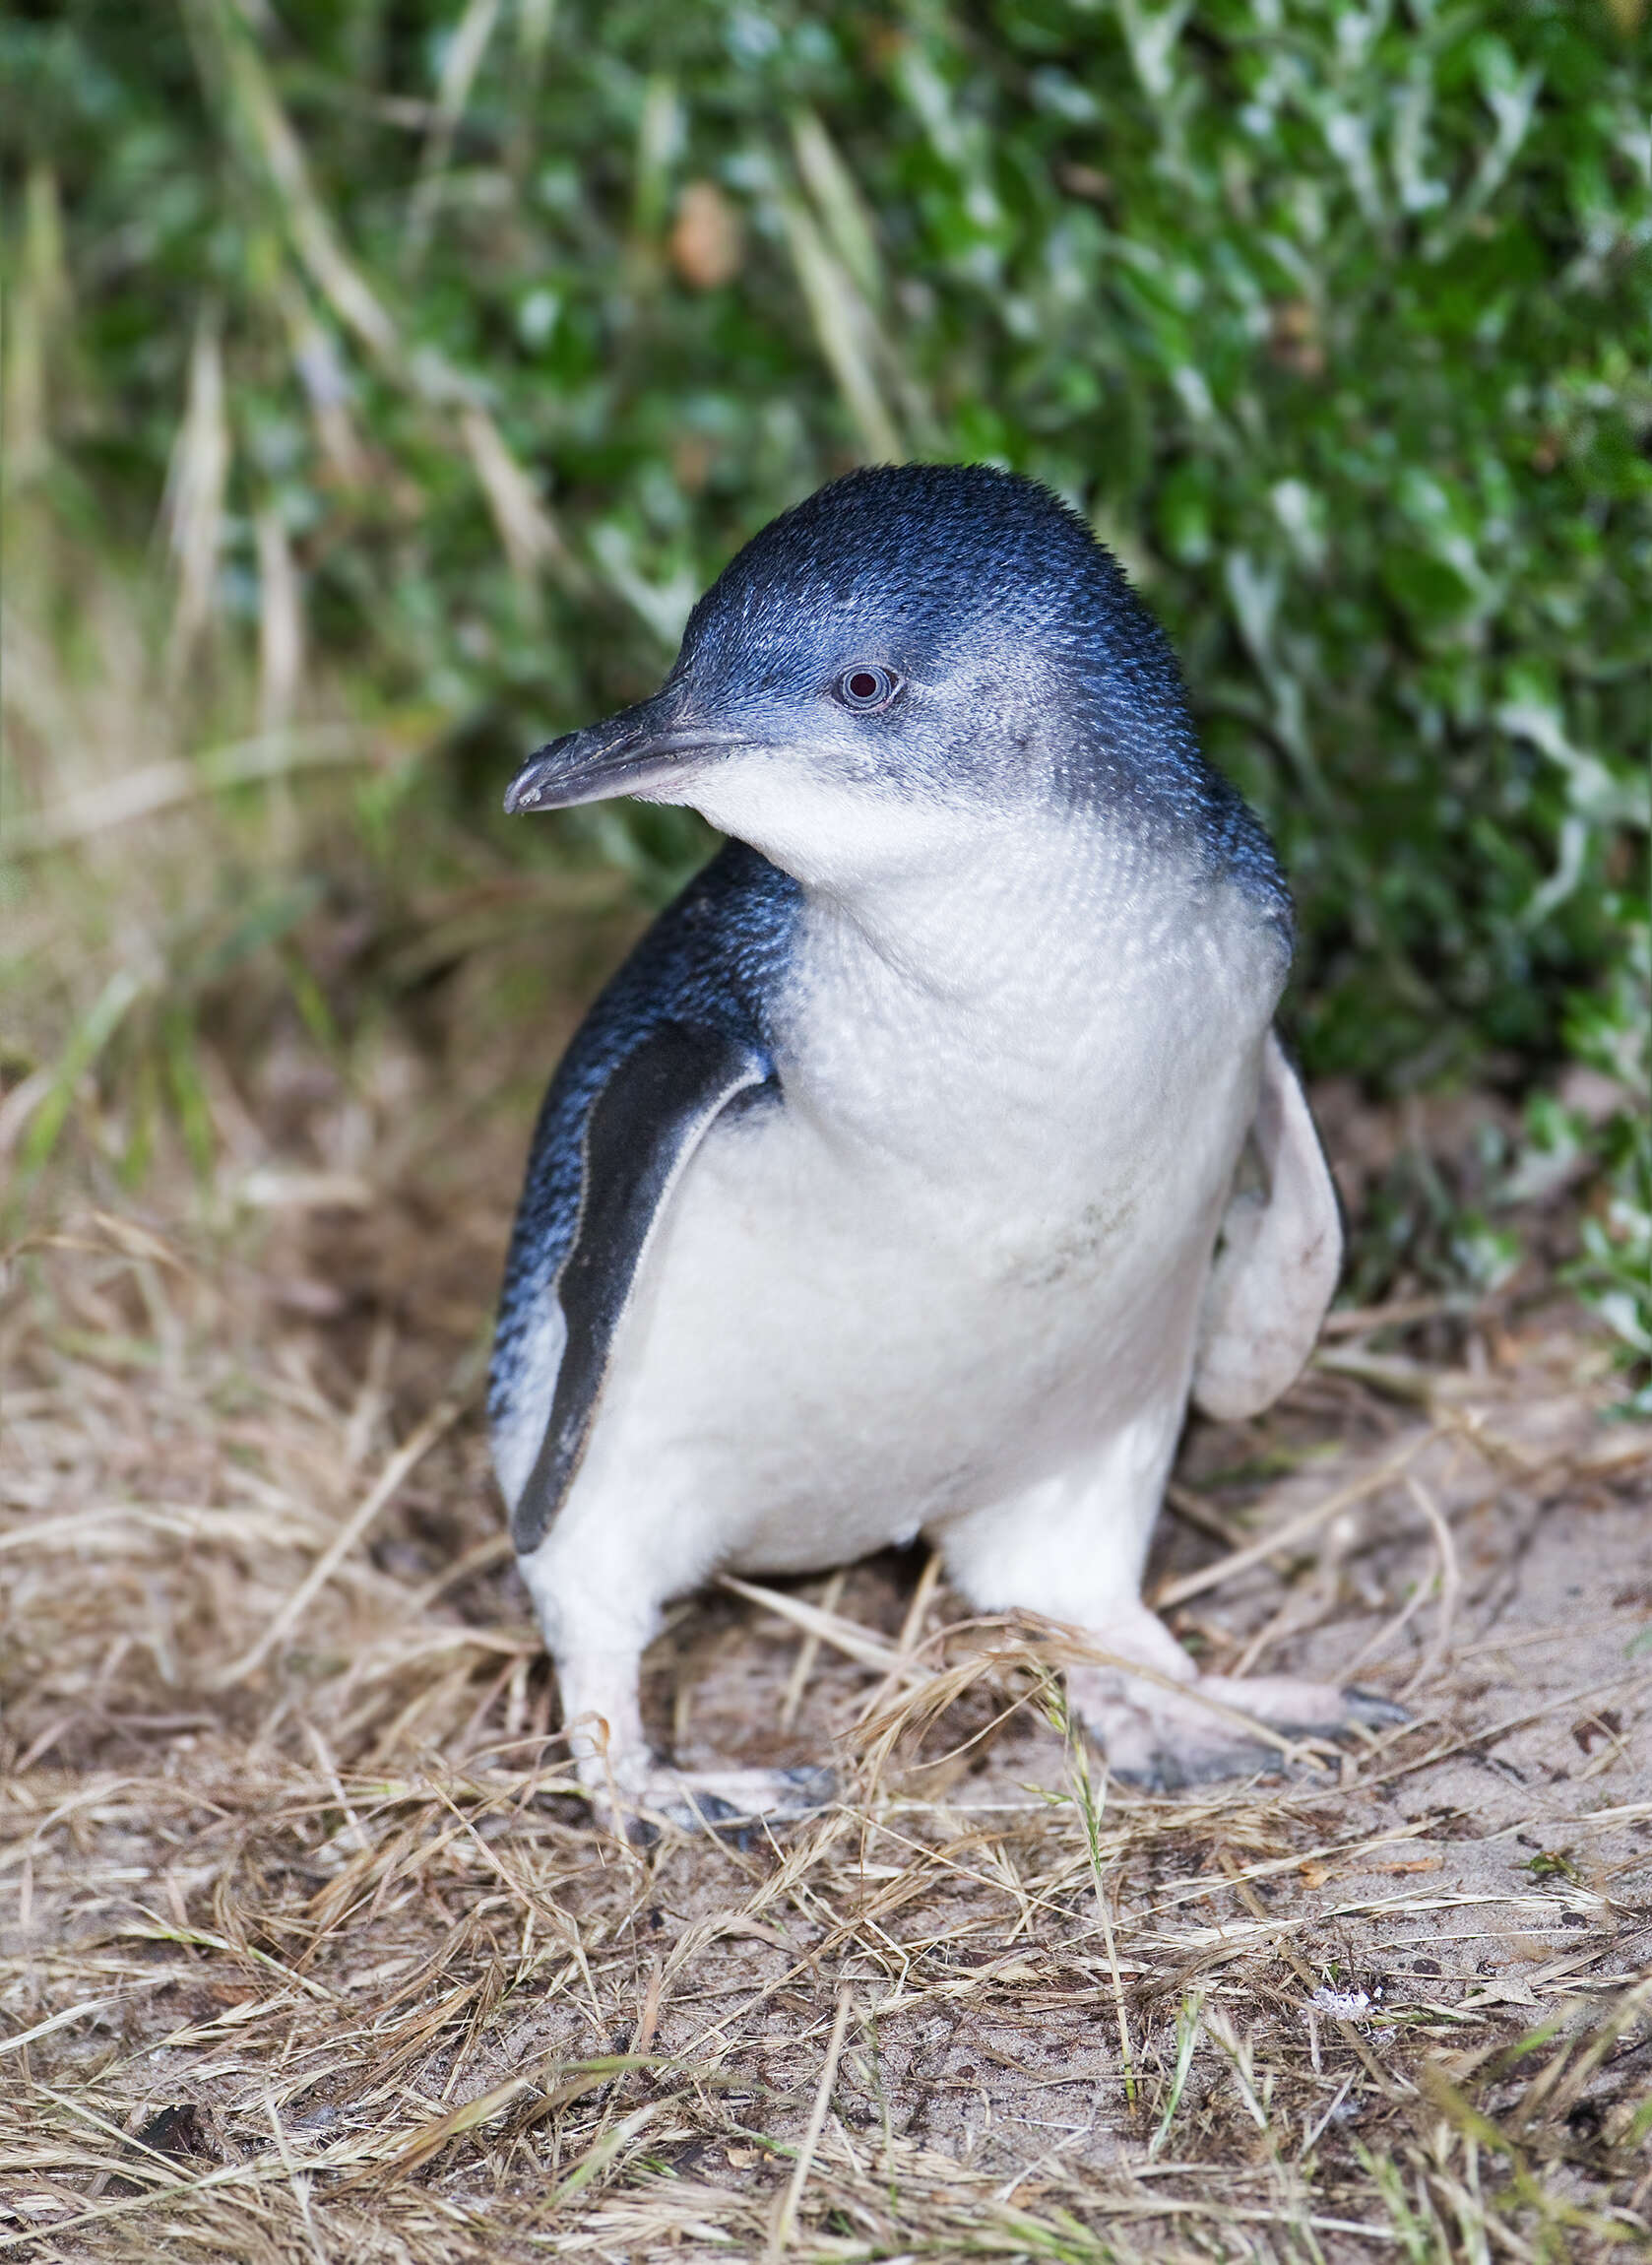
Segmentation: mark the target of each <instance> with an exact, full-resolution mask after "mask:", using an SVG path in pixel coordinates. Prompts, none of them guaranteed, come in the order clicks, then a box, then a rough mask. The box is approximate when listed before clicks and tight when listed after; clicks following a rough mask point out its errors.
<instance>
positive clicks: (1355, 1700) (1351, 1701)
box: [1342, 1683, 1411, 1730]
mask: <svg viewBox="0 0 1652 2265" xmlns="http://www.w3.org/2000/svg"><path fill="white" fill-rule="evenodd" d="M1342 1701H1343V1705H1344V1706H1345V1707H1346V1708H1347V1709H1348V1714H1349V1719H1350V1720H1351V1721H1354V1722H1363V1723H1364V1724H1365V1725H1366V1728H1367V1729H1368V1730H1377V1729H1381V1728H1382V1727H1383V1726H1384V1724H1387V1723H1393V1722H1409V1721H1410V1720H1411V1710H1410V1708H1409V1707H1402V1706H1401V1705H1400V1703H1399V1701H1398V1700H1397V1699H1384V1698H1383V1696H1382V1694H1381V1692H1380V1691H1367V1690H1366V1689H1365V1688H1364V1687H1363V1685H1361V1684H1358V1683H1350V1684H1349V1685H1348V1686H1347V1687H1346V1688H1345V1690H1344V1691H1343V1694H1342Z"/></svg>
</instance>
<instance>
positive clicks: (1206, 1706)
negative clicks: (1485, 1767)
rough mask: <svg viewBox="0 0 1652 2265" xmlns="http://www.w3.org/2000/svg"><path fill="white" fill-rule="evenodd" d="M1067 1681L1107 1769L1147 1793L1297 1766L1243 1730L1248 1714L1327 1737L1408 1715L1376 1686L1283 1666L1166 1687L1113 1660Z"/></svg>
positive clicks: (1072, 1673)
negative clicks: (1314, 1677) (1328, 1679)
mask: <svg viewBox="0 0 1652 2265" xmlns="http://www.w3.org/2000/svg"><path fill="white" fill-rule="evenodd" d="M1068 1689H1069V1693H1070V1695H1071V1698H1072V1703H1073V1706H1074V1708H1075V1710H1076V1712H1077V1713H1078V1715H1080V1716H1081V1718H1082V1719H1083V1722H1084V1725H1085V1727H1086V1729H1087V1730H1088V1731H1089V1732H1090V1734H1091V1736H1092V1737H1094V1738H1095V1739H1096V1741H1097V1742H1098V1744H1099V1745H1100V1746H1101V1747H1102V1748H1103V1750H1104V1751H1105V1753H1106V1755H1107V1760H1108V1768H1109V1769H1110V1771H1111V1772H1112V1775H1113V1776H1114V1777H1115V1778H1119V1779H1122V1780H1123V1781H1124V1782H1125V1783H1126V1784H1131V1785H1140V1786H1143V1787H1144V1788H1146V1789H1147V1790H1149V1791H1152V1792H1179V1791H1181V1790H1182V1789H1183V1788H1185V1787H1187V1786H1189V1785H1198V1784H1205V1783H1208V1782H1209V1781H1210V1780H1213V1779H1221V1778H1240V1777H1255V1776H1259V1775H1268V1776H1285V1775H1289V1774H1292V1772H1293V1771H1297V1770H1301V1769H1302V1768H1303V1763H1304V1761H1305V1760H1306V1757H1303V1758H1295V1757H1292V1756H1289V1755H1286V1754H1283V1753H1282V1752H1281V1751H1280V1749H1279V1748H1278V1747H1277V1746H1274V1745H1271V1744H1267V1743H1264V1742H1263V1741H1262V1740H1260V1739H1258V1738H1256V1737H1254V1736H1247V1735H1246V1723H1247V1722H1248V1723H1250V1724H1255V1723H1258V1722H1259V1723H1263V1724H1265V1725H1266V1726H1267V1727H1268V1728H1269V1729H1273V1730H1277V1731H1278V1732H1279V1733H1280V1734H1281V1736H1283V1737H1287V1738H1294V1739H1296V1738H1302V1739H1316V1740H1334V1739H1342V1738H1347V1737H1348V1736H1350V1735H1351V1734H1354V1733H1357V1732H1359V1731H1360V1730H1373V1729H1377V1728H1381V1727H1386V1726H1388V1725H1391V1724H1393V1723H1397V1722H1405V1721H1408V1720H1409V1719H1410V1716H1409V1715H1407V1713H1406V1711H1405V1709H1404V1708H1403V1707H1398V1706H1396V1705H1395V1704H1394V1702H1393V1701H1392V1700H1389V1699H1383V1698H1380V1697H1379V1696H1378V1695H1377V1694H1376V1693H1375V1692H1371V1691H1363V1690H1360V1689H1358V1688H1350V1689H1348V1690H1340V1689H1339V1688H1338V1687H1337V1685H1335V1684H1334V1683H1307V1682H1301V1681H1298V1680H1297V1679H1296V1678H1295V1677H1292V1676H1287V1675H1257V1676H1250V1677H1236V1676H1228V1675H1200V1676H1195V1677H1194V1678H1193V1679H1192V1680H1191V1681H1190V1682H1188V1683H1186V1684H1185V1685H1183V1686H1182V1688H1181V1689H1179V1690H1175V1691H1171V1690H1166V1689H1164V1688H1163V1687H1162V1686H1160V1685H1157V1684H1150V1683H1148V1682H1147V1681H1146V1680H1145V1679H1141V1678H1138V1677H1135V1676H1129V1675H1122V1674H1119V1673H1117V1672H1116V1671H1114V1670H1112V1669H1105V1668H1104V1669H1098V1668H1092V1667H1075V1668H1072V1669H1070V1670H1069V1672H1068ZM1236 1716H1240V1717H1243V1719H1240V1720H1236V1719H1235V1717H1236Z"/></svg>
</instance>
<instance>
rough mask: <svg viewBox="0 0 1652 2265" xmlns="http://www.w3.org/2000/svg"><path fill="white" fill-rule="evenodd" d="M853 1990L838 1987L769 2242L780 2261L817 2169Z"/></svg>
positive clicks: (841, 1985) (773, 2253)
mask: <svg viewBox="0 0 1652 2265" xmlns="http://www.w3.org/2000/svg"><path fill="white" fill-rule="evenodd" d="M850 2003H851V1999H850V1987H849V1984H848V1982H847V1981H842V1982H839V1984H838V2009H837V2012H836V2013H835V2014H834V2015H833V2017H832V2034H831V2036H830V2038H828V2039H827V2041H826V2064H825V2066H824V2067H823V2068H822V2069H821V2071H820V2084H819V2087H818V2088H817V2090H816V2092H815V2096H814V2106H813V2108H812V2109H811V2111H810V2114H809V2121H808V2129H807V2130H806V2131H805V2132H804V2133H803V2144H802V2146H801V2147H800V2148H799V2149H798V2150H797V2160H796V2162H795V2163H794V2165H793V2167H792V2177H791V2180H790V2182H789V2183H788V2185H787V2189H786V2198H785V2200H784V2201H783V2202H782V2204H781V2206H780V2215H779V2217H778V2218H777V2219H776V2220H775V2230H774V2233H773V2234H772V2236H771V2237H770V2241H769V2255H770V2256H771V2257H779V2256H780V2255H782V2253H783V2252H784V2251H785V2249H786V2248H787V2246H788V2244H789V2243H790V2241H791V2239H792V2228H793V2226H794V2223H795V2221H796V2216H797V2205H798V2203H799V2202H800V2201H801V2200H802V2195H803V2188H804V2186H805V2185H806V2184H807V2183H808V2174H809V2172H810V2170H811V2169H812V2168H814V2156H815V2150H816V2148H818V2147H819V2145H820V2134H821V2133H822V2132H823V2131H824V2130H825V2128H826V2110H827V2109H828V2108H829V2107H830V2106H831V2104H832V2086H833V2083H834V2081H835V2080H836V2077H837V2073H838V2061H839V2058H840V2057H841V2055H842V2053H843V2040H844V2034H845V2032H846V2031H847V2030H848V2028H849V2011H850Z"/></svg>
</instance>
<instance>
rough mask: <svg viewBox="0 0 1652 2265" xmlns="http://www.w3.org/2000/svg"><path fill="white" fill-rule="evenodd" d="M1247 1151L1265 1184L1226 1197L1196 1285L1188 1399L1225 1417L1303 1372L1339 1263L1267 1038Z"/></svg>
mask: <svg viewBox="0 0 1652 2265" xmlns="http://www.w3.org/2000/svg"><path fill="white" fill-rule="evenodd" d="M1246 1149H1247V1155H1248V1156H1249V1157H1250V1158H1253V1159H1254V1161H1255V1162H1256V1163H1257V1164H1259V1165H1260V1168H1261V1176H1262V1180H1263V1183H1264V1185H1263V1187H1262V1188H1261V1189H1256V1188H1253V1187H1240V1188H1238V1189H1236V1192H1235V1194H1234V1195H1233V1197H1231V1198H1230V1200H1229V1204H1228V1209H1227V1213H1226V1216H1225V1217H1224V1219H1223V1221H1222V1234H1221V1240H1220V1243H1219V1245H1218V1248H1217V1253H1216V1258H1215V1261H1214V1262H1213V1264H1212V1266H1211V1270H1210V1279H1209V1281H1208V1282H1207V1283H1206V1286H1205V1295H1204V1305H1203V1309H1202V1311H1201V1314H1200V1317H1199V1336H1198V1346H1197V1351H1196V1353H1195V1357H1194V1366H1193V1402H1194V1405H1195V1406H1196V1407H1198V1408H1199V1409H1200V1410H1201V1411H1202V1413H1204V1414H1205V1415H1210V1416H1216V1417H1218V1418H1220V1419H1222V1420H1223V1421H1226V1422H1234V1421H1237V1420H1238V1419H1239V1418H1240V1417H1243V1416H1251V1415H1257V1414H1259V1413H1260V1411H1261V1410H1262V1409H1263V1408H1265V1407H1269V1406H1271V1405H1272V1403H1273V1402H1274V1401H1275V1400H1276V1399H1278V1397H1279V1395H1280V1393H1281V1392H1282V1391H1285V1390H1286V1388H1287V1387H1288V1386H1289V1385H1291V1384H1292V1383H1293V1382H1294V1381H1295V1380H1296V1378H1297V1377H1298V1375H1299V1374H1300V1373H1301V1371H1302V1369H1303V1364H1304V1363H1305V1361H1306V1360H1307V1357H1308V1355H1309V1353H1311V1352H1312V1350H1313V1345H1314V1339H1315V1338H1316V1337H1317V1335H1318V1333H1319V1325H1320V1323H1321V1322H1322V1321H1323V1320H1324V1317H1325V1309H1326V1308H1327V1307H1328V1306H1329V1304H1330V1302H1331V1297H1332V1293H1333V1292H1334V1291H1335V1289H1336V1285H1337V1271H1338V1268H1339V1267H1340V1265H1341V1263H1342V1221H1341V1218H1340V1216H1339V1213H1338V1210H1337V1196H1336V1188H1335V1186H1334V1184H1333V1182H1332V1180H1331V1175H1330V1171H1329V1169H1328V1168H1327V1166H1326V1163H1325V1156H1324V1151H1323V1149H1322V1148H1321V1147H1320V1145H1319V1135H1318V1133H1317V1132H1315V1130H1314V1125H1313V1119H1312V1116H1311V1115H1310V1114H1309V1111H1308V1106H1307V1099H1306V1096H1305V1095H1304V1094H1303V1088H1302V1083H1301V1080H1300V1079H1299V1078H1298V1076H1297V1073H1296V1071H1295V1070H1294V1069H1293V1068H1292V1067H1291V1065H1290V1063H1289V1062H1288V1061H1287V1060H1286V1058H1285V1050H1284V1048H1283V1047H1282V1046H1281V1045H1280V1043H1279V1038H1278V1036H1277V1034H1276V1033H1275V1032H1273V1031H1270V1032H1269V1033H1268V1038H1267V1044H1266V1047H1265V1049H1264V1052H1263V1057H1262V1079H1261V1086H1260V1089H1259V1091H1258V1093H1257V1098H1256V1114H1255V1116H1254V1118H1253V1119H1252V1120H1251V1125H1250V1133H1249V1138H1248V1140H1247V1142H1246Z"/></svg>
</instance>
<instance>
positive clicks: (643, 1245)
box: [511, 1021, 769, 1555]
mask: <svg viewBox="0 0 1652 2265" xmlns="http://www.w3.org/2000/svg"><path fill="white" fill-rule="evenodd" d="M768 1074H769V1066H768V1064H767V1062H766V1061H765V1060H764V1058H763V1056H762V1055H760V1054H759V1053H757V1052H756V1051H755V1050H754V1049H753V1048H752V1047H750V1046H748V1045H746V1044H745V1043H744V1042H743V1041H742V1040H740V1039H738V1038H733V1037H731V1036H730V1035H729V1034H728V1033H727V1032H725V1031H720V1030H707V1029H701V1028H695V1027H693V1026H692V1025H690V1024H687V1023H682V1022H671V1021H667V1022H662V1023H660V1024H659V1025H658V1026H657V1027H656V1028H655V1029H653V1030H651V1031H650V1032H649V1033H648V1034H647V1036H646V1037H644V1038H642V1039H640V1040H639V1041H638V1043H637V1044H636V1045H635V1046H634V1047H633V1048H632V1050H631V1051H630V1052H629V1053H628V1054H626V1055H624V1056H622V1057H621V1059H620V1060H619V1062H618V1063H616V1064H615V1066H614V1068H612V1070H611V1071H610V1072H609V1074H608V1077H607V1079H606V1081H605V1082H604V1085H603V1087H602V1089H601V1090H600V1091H599V1092H598V1094H597V1096H596V1098H595V1100H594V1101H593V1102H592V1104H591V1108H590V1112H589V1115H588V1116H587V1119H586V1128H585V1141H584V1154H583V1159H582V1172H581V1183H582V1185H581V1198H580V1210H579V1224H578V1226H577V1227H576V1228H575V1230H574V1239H573V1244H572V1246H571V1248H570V1249H569V1252H568V1255H567V1257H566V1259H565V1260H564V1261H563V1262H562V1267H561V1270H560V1272H559V1273H558V1275H557V1277H556V1287H555V1292H554V1294H555V1298H556V1302H557V1304H558V1305H559V1306H560V1307H561V1309H562V1318H563V1321H564V1324H565V1325H566V1329H567V1335H566V1339H565V1341H564V1345H563V1350H562V1358H561V1360H560V1362H559V1363H558V1366H557V1371H556V1389H555V1392H554V1395H553V1397H552V1400H551V1405H550V1416H549V1420H548V1421H547V1423H546V1425H545V1430H544V1437H543V1439H542V1441H541V1442H540V1452H539V1455H538V1456H537V1458H536V1460H535V1463H534V1467H533V1470H532V1471H531V1472H530V1473H529V1476H528V1483H527V1484H526V1486H525V1487H524V1488H523V1490H522V1492H521V1494H520V1495H519V1496H518V1497H517V1500H516V1503H515V1505H514V1507H513V1509H512V1512H511V1539H512V1540H513V1541H514V1542H515V1544H516V1547H517V1550H518V1552H519V1553H521V1554H522V1555H527V1554H528V1553H529V1552H530V1551H531V1550H535V1549H537V1548H538V1547H539V1545H540V1542H541V1541H543V1539H544V1537H545V1534H546V1532H547V1531H548V1530H549V1527H550V1522H551V1521H552V1520H553V1519H554V1518H555V1516H556V1513H557V1511H558V1509H559V1508H560V1507H561V1503H562V1498H563V1496H564V1495H565V1494H566V1493H567V1491H568V1488H569V1487H570V1486H571V1485H572V1483H573V1480H574V1476H575V1473H576V1472H577V1471H578V1469H579V1465H580V1459H581V1457H582V1456H583V1455H584V1452H585V1446H586V1442H587V1440H588V1439H589V1438H590V1436H591V1426H592V1422H593V1420H594V1419H595V1416H596V1413H597V1402H598V1399H599V1397H600V1395H601V1393H602V1389H603V1380H604V1376H605V1375H606V1373H607V1366H608V1357H609V1354H610V1352H611V1351H612V1348H613V1340H614V1334H615V1331H616V1330H617V1329H618V1327H619V1323H620V1320H621V1317H622V1316H623V1314H624V1312H625V1308H626V1306H627V1305H628V1304H629V1302H630V1298H631V1292H632V1289H633V1287H634V1286H635V1283H636V1279H637V1274H638V1271H639V1269H640V1268H641V1265H642V1262H643V1255H644V1253H645V1252H646V1250H647V1248H648V1245H649V1242H650V1240H651V1239H652V1236H653V1233H654V1229H655V1226H656V1225H657V1223H658V1221H659V1219H660V1216H661V1213H662V1212H663V1211H664V1209H665V1207H666V1205H667V1202H668V1201H669V1199H670V1197H671V1194H672V1191H673V1190H674V1189H675V1187H676V1184H677V1182H678V1180H679V1179H680V1177H681V1175H682V1172H683V1169H684V1167H685V1166H686V1164H687V1163H688V1160H689V1158H690V1157H691V1156H692V1154H693V1153H694V1150H695V1148H696V1147H697V1146H698V1145H699V1143H700V1140H701V1139H702V1137H703V1136H704V1134H705V1132H706V1131H707V1129H708V1128H709V1127H710V1125H711V1123H712V1120H713V1119H714V1118H715V1117H718V1116H719V1115H721V1113H722V1112H723V1110H724V1109H726V1108H727V1107H728V1105H729V1103H730V1102H731V1101H732V1100H733V1098H734V1097H735V1095H736V1094H738V1093H743V1092H745V1091H747V1090H748V1089H749V1088H751V1087H753V1086H757V1085H761V1084H762V1083H763V1082H764V1081H765V1079H766V1078H767V1076H768Z"/></svg>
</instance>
